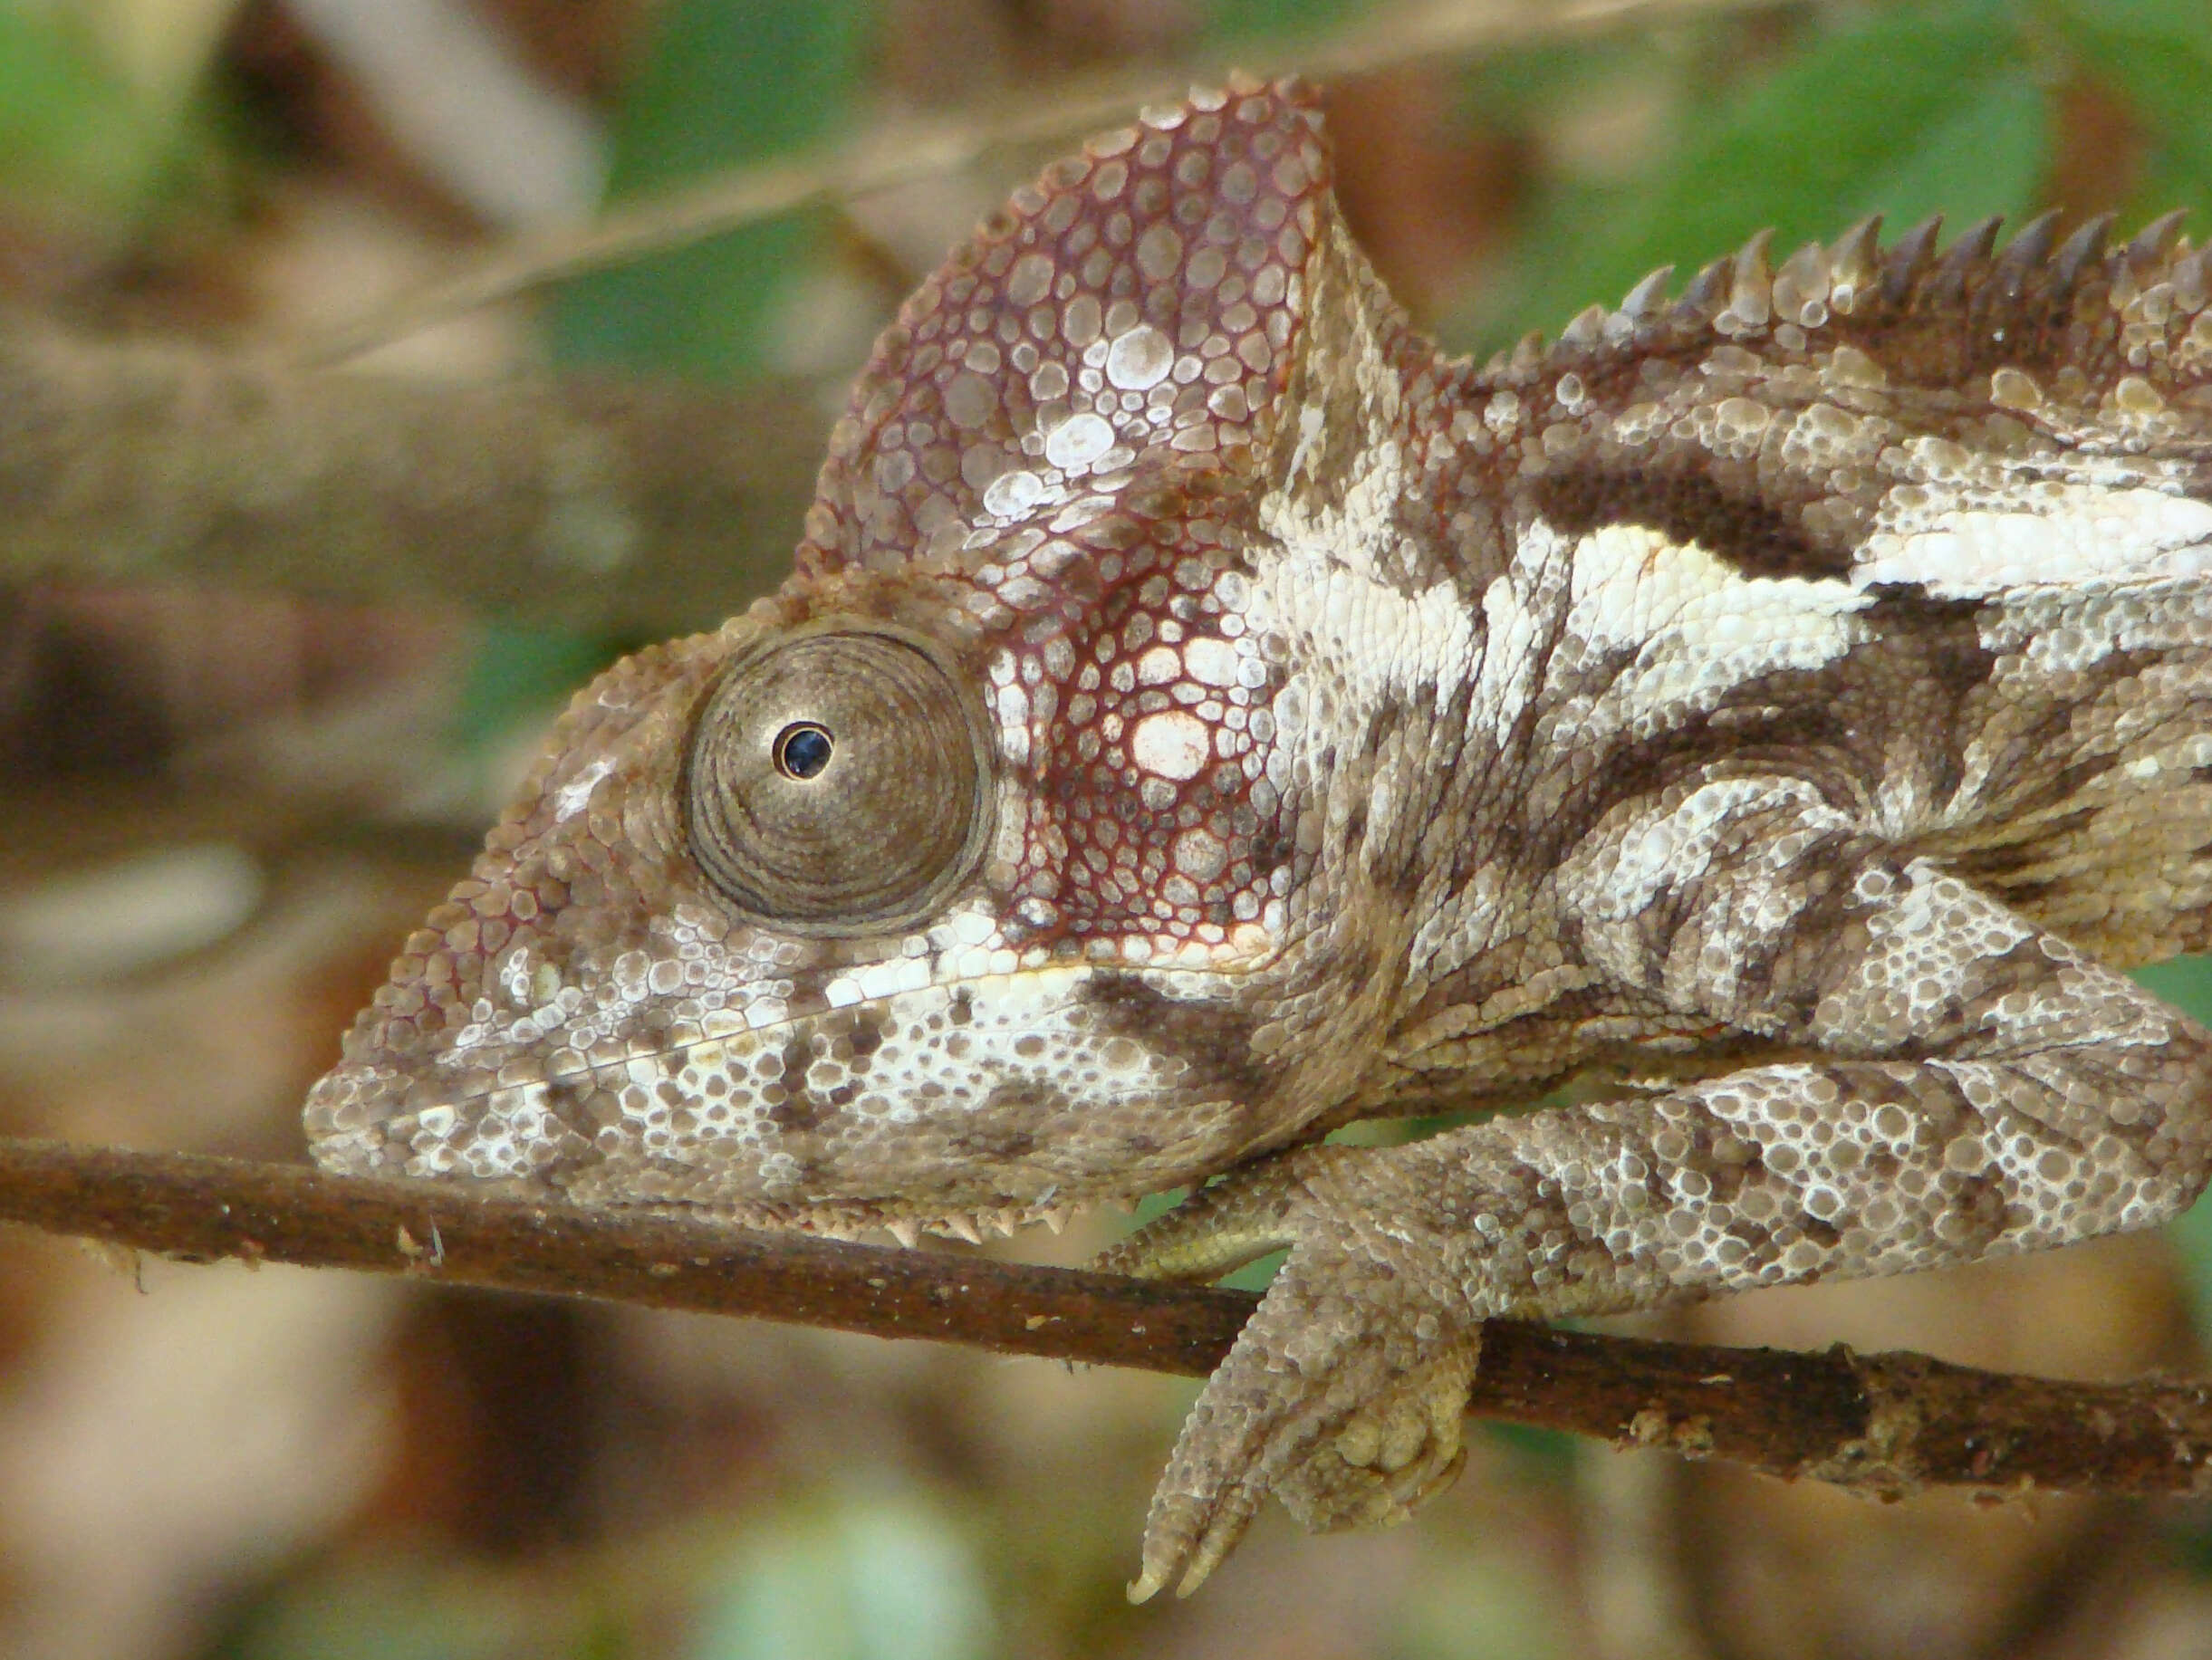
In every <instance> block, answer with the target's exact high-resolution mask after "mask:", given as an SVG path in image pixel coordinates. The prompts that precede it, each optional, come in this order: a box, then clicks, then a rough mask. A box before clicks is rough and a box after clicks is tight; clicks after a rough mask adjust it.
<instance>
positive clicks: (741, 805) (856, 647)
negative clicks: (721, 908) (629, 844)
mask: <svg viewBox="0 0 2212 1660" xmlns="http://www.w3.org/2000/svg"><path fill="white" fill-rule="evenodd" d="M990 757H991V751H990V740H989V734H988V733H987V731H986V727H985V724H984V708H983V700H982V698H981V696H979V695H978V694H977V693H976V691H975V690H974V689H973V688H971V687H970V686H967V685H966V684H965V683H964V681H963V680H962V679H961V678H960V677H959V676H957V674H956V673H955V672H954V670H953V669H952V667H950V666H949V665H948V664H947V663H946V662H945V661H944V660H943V659H942V658H941V657H939V656H938V653H937V652H936V651H935V649H934V648H931V647H930V646H928V644H926V643H925V642H923V641H920V640H918V639H914V638H909V637H908V636H906V635H904V634H896V633H891V632H890V631H888V630H885V629H883V628H878V627H875V626H872V625H870V624H867V623H861V622H853V623H849V624H843V625H837V626H832V627H830V628H822V629H820V630H817V631H815V632H812V633H807V634H803V635H799V636H797V637H796V638H784V639H781V640H776V641H774V642H771V643H769V644H766V645H765V646H762V647H760V648H756V649H755V650H753V651H751V652H749V653H747V654H746V655H745V656H744V657H740V658H738V659H737V660H736V662H734V663H732V664H731V665H730V667H728V668H727V669H726V671H724V673H723V676H722V678H721V679H720V680H719V681H718V682H716V686H715V688H714V690H713V691H712V692H711V693H710V694H709V695H708V696H707V701H706V703H705V704H704V705H702V706H701V708H700V710H699V713H698V715H697V720H696V723H695V724H694V725H693V728H692V733H691V744H690V749H689V752H688V754H687V755H686V757H685V762H684V779H683V790H684V819H685V829H686V831H687V833H688V836H689V837H690V841H691V852H692V856H693V858H694V859H697V862H698V865H699V868H701V869H702V870H703V871H704V872H705V873H706V874H707V878H709V879H710V880H711V881H712V882H713V883H714V884H715V886H716V888H719V889H720V890H721V892H722V893H723V895H724V896H725V897H726V898H727V899H729V900H730V902H731V903H732V904H734V905H736V907H739V908H740V909H742V910H744V911H745V912H747V913H748V914H750V915H751V916H755V917H756V918H758V919H760V920H762V921H764V922H769V923H773V924H774V925H775V926H779V927H782V928H784V929H786V930H788V931H791V932H794V933H800V934H829V933H848V932H852V931H854V930H859V929H867V930H871V931H873V930H887V929H893V928H899V927H903V926H908V925H909V924H912V923H914V922H916V921H918V920H919V919H921V918H922V917H924V916H928V914H929V913H930V912H931V911H932V910H934V909H936V908H937V907H938V906H939V905H941V904H942V902H943V901H944V900H945V899H946V897H947V896H948V895H949V894H950V893H951V892H952V891H953V890H954V889H955V888H958V887H959V886H960V885H961V884H962V883H963V882H965V881H967V878H969V877H970V876H971V875H973V874H974V872H975V869H976V864H977V863H978V862H979V861H980V859H981V858H982V856H983V849H984V845H985V843H986V840H988V836H989V831H990V821H991V803H992V797H993V780H992V773H991V763H990Z"/></svg>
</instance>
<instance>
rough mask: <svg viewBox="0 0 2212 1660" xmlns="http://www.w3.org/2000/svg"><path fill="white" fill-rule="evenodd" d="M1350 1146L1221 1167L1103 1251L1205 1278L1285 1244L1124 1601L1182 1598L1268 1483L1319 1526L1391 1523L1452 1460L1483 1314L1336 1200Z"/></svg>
mask: <svg viewBox="0 0 2212 1660" xmlns="http://www.w3.org/2000/svg"><path fill="white" fill-rule="evenodd" d="M1347 1156H1351V1157H1355V1158H1356V1157H1357V1156H1356V1155H1347V1153H1346V1152H1345V1151H1344V1150H1342V1149H1337V1148H1327V1147H1324V1148H1316V1149H1312V1150H1310V1151H1308V1152H1304V1153H1298V1154H1293V1155H1291V1156H1287V1157H1285V1158H1281V1159H1277V1160H1274V1161H1272V1162H1270V1163H1269V1164H1266V1165H1264V1166H1259V1167H1258V1168H1257V1169H1255V1171H1253V1172H1252V1174H1251V1175H1243V1176H1235V1177H1232V1178H1231V1179H1230V1180H1228V1181H1227V1182H1225V1183H1223V1184H1221V1185H1217V1186H1215V1187H1212V1188H1208V1189H1207V1190H1206V1191H1205V1192H1204V1193H1201V1194H1199V1195H1197V1196H1196V1197H1195V1198H1193V1199H1192V1200H1191V1201H1190V1202H1189V1203H1188V1204H1185V1205H1183V1206H1182V1207H1181V1208H1180V1209H1178V1210H1177V1211H1175V1212H1173V1213H1171V1214H1169V1215H1167V1216H1164V1217H1162V1218H1161V1219H1160V1220H1159V1222H1156V1223H1152V1224H1151V1225H1150V1226H1149V1227H1147V1228H1144V1229H1142V1230H1141V1231H1140V1232H1139V1233H1136V1234H1135V1235H1133V1236H1131V1237H1130V1239H1129V1240H1127V1241H1125V1242H1124V1243H1122V1244H1120V1245H1119V1246H1117V1247H1115V1248H1114V1249H1113V1250H1111V1251H1110V1252H1106V1253H1105V1254H1104V1255H1103V1256H1102V1257H1101V1259H1100V1261H1099V1263H1098V1266H1100V1267H1101V1268H1104V1269H1107V1270H1109V1271H1118V1272H1122V1273H1130V1274H1136V1275H1140V1276H1142V1277H1146V1278H1155V1279H1158V1278H1169V1279H1212V1278H1214V1277H1216V1276H1217V1275H1219V1274H1221V1273H1224V1272H1226V1271H1228V1270H1229V1269H1231V1268H1234V1267H1236V1266H1238V1265H1240V1264H1241V1263H1244V1262H1250V1261H1252V1260H1253V1259H1254V1258H1255V1257H1258V1256H1261V1255H1264V1254H1265V1253H1266V1252H1269V1251H1273V1250H1276V1249H1280V1248H1281V1247H1283V1246H1284V1245H1288V1246H1289V1247H1290V1256H1289V1258H1288V1260H1286V1261H1285V1262H1284V1265H1283V1268H1282V1270H1281V1271H1280V1272H1278V1273H1277V1274H1276V1275H1275V1277H1274V1282H1273V1283H1272V1284H1271V1285H1270V1286H1269V1287H1268V1291H1267V1294H1266V1296H1265V1298H1263V1299H1262V1300H1261V1302H1260V1306H1259V1308H1258V1310H1256V1311H1255V1313H1254V1315H1253V1317H1252V1319H1251V1320H1250V1321H1249V1323H1247V1324H1246V1326H1245V1329H1244V1331H1243V1333H1242V1334H1241V1335H1240V1336H1239V1337H1238V1338H1237V1340H1236V1347H1235V1348H1232V1349H1231V1350H1230V1352H1229V1355H1228V1358H1226V1360H1224V1361H1223V1362H1222V1363H1221V1365H1220V1367H1218V1368H1217V1370H1216V1371H1215V1373H1214V1375H1213V1377H1212V1378H1211V1379H1210V1380H1209V1381H1208V1382H1207V1386H1206V1388H1205V1390H1204V1391H1203V1392H1202V1393H1201V1394H1200V1395H1199V1396H1198V1400H1197V1405H1196V1406H1194V1407H1193V1408H1192V1409H1191V1415H1190V1417H1189V1419H1188V1422H1187V1423H1186V1424H1185V1425H1184V1426H1183V1433H1182V1435H1181V1437H1180V1438H1179V1439H1178V1442H1177V1443H1176V1448H1175V1454H1174V1456H1173V1457H1172V1458H1171V1459H1170V1460H1169V1464H1168V1469H1167V1473H1165V1474H1164V1475H1163V1476H1162V1477H1161V1478H1160V1482H1159V1489H1158V1490H1157V1492H1155V1493H1154V1495H1153V1499H1152V1510H1151V1514H1150V1516H1149V1519H1148V1520H1147V1521H1146V1524H1145V1538H1144V1554H1143V1563H1142V1568H1141V1571H1140V1574H1139V1576H1138V1578H1137V1580H1136V1583H1134V1584H1133V1585H1131V1586H1130V1599H1131V1600H1132V1601H1137V1602H1142V1601H1144V1600H1145V1599H1147V1598H1149V1597H1151V1596H1152V1595H1153V1594H1154V1593H1156V1592H1157V1591H1159V1589H1160V1588H1162V1587H1164V1586H1167V1585H1169V1584H1170V1583H1172V1584H1174V1585H1175V1587H1176V1592H1177V1595H1178V1596H1188V1595H1189V1594H1190V1593H1191V1592H1192V1591H1194V1590H1196V1589H1197V1588H1198V1586H1199V1585H1201V1584H1202V1583H1204V1581H1205V1579H1206V1578H1207V1575H1208V1574H1210V1573H1211V1572H1212V1571H1213V1570H1214V1569H1215V1568H1216V1567H1217V1565H1218V1564H1219V1563H1220V1561H1221V1559H1223V1558H1224V1557H1226V1555H1227V1554H1228V1553H1229V1551H1230V1550H1231V1549H1232V1548H1233V1547H1234V1546H1235V1545H1236V1541H1237V1540H1238V1539H1239V1538H1240V1537H1241V1536H1242V1535H1243V1533H1244V1530H1245V1528H1246V1527H1247V1526H1248V1525H1250V1523H1251V1521H1252V1518H1253V1516H1254V1515H1255V1513H1256V1512H1257V1511H1258V1509H1259V1506H1260V1502H1261V1501H1262V1500H1263V1499H1265V1497H1266V1496H1267V1495H1268V1494H1270V1493H1273V1494H1274V1496H1275V1497H1276V1498H1278V1499H1280V1500H1281V1501H1282V1502H1283V1504H1284V1508H1285V1509H1287V1510H1288V1511H1290V1512H1291V1514H1292V1515H1293V1516H1294V1517H1295V1518H1296V1519H1297V1520H1298V1521H1299V1522H1301V1523H1302V1524H1303V1526H1305V1527H1306V1528H1308V1529H1309V1530H1313V1531H1315V1532H1324V1531H1331V1530H1338V1529H1343V1528H1372V1527H1387V1526H1390V1525H1391V1524H1392V1523H1395V1522H1399V1521H1404V1520H1406V1518H1407V1517H1409V1516H1410V1515H1411V1514H1412V1513H1413V1511H1415V1509H1417V1508H1418V1507H1419V1506H1420V1505H1421V1504H1423V1503H1425V1502H1427V1501H1428V1500H1429V1499H1431V1498H1433V1497H1435V1496H1436V1495H1437V1494H1438V1493H1439V1492H1442V1491H1443V1490H1444V1489H1445V1488H1446V1487H1447V1486H1449V1485H1450V1484H1451V1481H1452V1478H1453V1477H1454V1476H1456V1475H1457V1473H1459V1468H1460V1465H1461V1464H1462V1463H1464V1462H1465V1454H1464V1453H1463V1451H1462V1449H1461V1447H1460V1444H1459V1425H1460V1417H1461V1415H1462V1414H1463V1413H1464V1412H1465V1410H1466V1407H1467V1390H1468V1387H1469V1386H1470V1385H1471V1383H1472V1382H1473V1380H1474V1376H1475V1366H1476V1358H1477V1357H1478V1355H1479V1353H1480V1342H1481V1325H1480V1322H1479V1321H1478V1320H1476V1319H1472V1318H1469V1317H1467V1316H1466V1315H1464V1314H1463V1313H1462V1312H1460V1311H1459V1310H1456V1309H1454V1308H1452V1307H1450V1306H1448V1301H1447V1299H1445V1298H1439V1297H1437V1296H1434V1295H1431V1294H1430V1292H1431V1291H1432V1289H1434V1288H1435V1287H1436V1283H1437V1281H1439V1280H1440V1279H1441V1276H1440V1275H1438V1274H1436V1273H1435V1272H1433V1271H1421V1269H1420V1268H1418V1267H1416V1266H1415V1265H1414V1264H1412V1263H1409V1262H1408V1261H1407V1260H1406V1259H1407V1257H1408V1255H1409V1250H1410V1248H1409V1245H1408V1243H1407V1242H1406V1241H1404V1240H1403V1239H1401V1238H1393V1237H1391V1236H1390V1235H1389V1234H1385V1233H1379V1232H1378V1231H1377V1230H1376V1229H1375V1227H1374V1225H1373V1223H1371V1222H1368V1221H1365V1220H1364V1219H1362V1217H1361V1214H1360V1211H1359V1210H1358V1209H1357V1208H1356V1207H1352V1206H1347V1205H1344V1204H1340V1203H1336V1202H1333V1194H1332V1190H1333V1189H1335V1188H1337V1187H1338V1186H1339V1185H1340V1173H1343V1164H1342V1161H1343V1160H1344V1159H1345V1158H1346V1157H1347ZM1355 1170H1356V1166H1355ZM1354 1179H1355V1180H1356V1175H1355V1177H1354ZM1423 1266H1426V1265H1423ZM1409 1269H1412V1270H1413V1271H1409Z"/></svg>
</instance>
